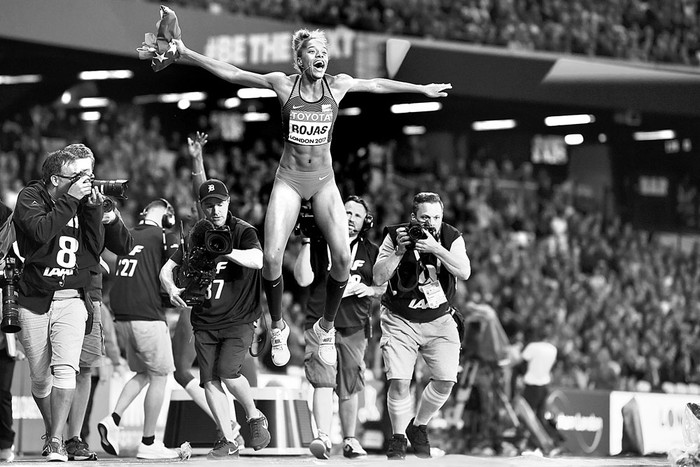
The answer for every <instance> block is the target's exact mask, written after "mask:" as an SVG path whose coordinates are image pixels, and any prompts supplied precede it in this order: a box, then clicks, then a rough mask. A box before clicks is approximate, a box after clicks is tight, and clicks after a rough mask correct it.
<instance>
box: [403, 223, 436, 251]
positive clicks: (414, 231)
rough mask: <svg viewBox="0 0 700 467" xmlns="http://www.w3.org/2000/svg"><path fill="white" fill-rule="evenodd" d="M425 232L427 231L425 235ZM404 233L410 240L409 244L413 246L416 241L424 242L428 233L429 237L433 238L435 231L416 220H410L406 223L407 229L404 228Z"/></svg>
mask: <svg viewBox="0 0 700 467" xmlns="http://www.w3.org/2000/svg"><path fill="white" fill-rule="evenodd" d="M426 230H427V231H428V232H427V233H426ZM406 233H407V234H408V237H409V238H410V239H411V243H412V244H413V245H415V244H416V242H417V241H418V240H424V239H426V238H428V233H430V235H432V236H435V229H434V228H433V227H431V226H426V225H424V224H421V223H420V222H418V221H417V220H411V222H409V223H408V227H406Z"/></svg>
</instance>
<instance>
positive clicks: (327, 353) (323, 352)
mask: <svg viewBox="0 0 700 467" xmlns="http://www.w3.org/2000/svg"><path fill="white" fill-rule="evenodd" d="M314 332H315V333H316V337H318V358H319V359H321V361H322V362H323V363H325V364H326V365H328V366H335V364H336V363H337V362H338V351H337V350H336V348H335V328H334V327H333V328H331V330H330V331H326V330H324V329H323V328H322V327H321V319H320V318H319V320H318V321H316V322H315V323H314Z"/></svg>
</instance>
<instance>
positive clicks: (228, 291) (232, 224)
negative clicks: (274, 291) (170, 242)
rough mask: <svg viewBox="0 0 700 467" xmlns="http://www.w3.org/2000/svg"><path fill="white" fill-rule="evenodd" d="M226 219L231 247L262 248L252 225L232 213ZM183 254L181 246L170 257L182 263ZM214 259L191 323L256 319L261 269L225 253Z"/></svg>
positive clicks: (209, 326) (209, 325) (206, 326)
mask: <svg viewBox="0 0 700 467" xmlns="http://www.w3.org/2000/svg"><path fill="white" fill-rule="evenodd" d="M226 223H227V225H228V226H229V228H230V229H231V236H232V240H233V249H234V250H250V249H253V248H255V249H258V250H262V247H261V246H260V240H259V239H258V233H257V231H256V229H255V227H253V226H252V225H250V224H248V223H247V222H245V221H242V220H241V219H238V218H236V217H234V216H232V215H231V214H229V216H228V219H227V220H226ZM182 257H183V251H182V247H180V248H179V249H178V250H177V252H176V253H175V254H174V255H173V256H172V258H171V259H172V260H173V261H175V262H176V263H177V264H182ZM214 263H215V264H216V276H215V277H214V281H213V282H212V284H211V285H210V286H209V288H208V289H207V291H206V295H205V302H204V304H203V305H201V306H200V305H197V306H193V307H192V314H191V317H190V320H191V321H192V327H193V328H194V329H195V330H219V329H226V328H229V327H231V326H235V325H239V324H246V323H252V322H253V321H255V320H256V319H258V318H259V317H260V315H261V314H262V305H261V298H262V273H261V271H260V270H259V269H251V268H247V267H244V266H241V265H239V264H236V263H234V262H233V261H230V260H228V259H227V258H226V257H225V256H218V257H217V258H216V259H215V260H214Z"/></svg>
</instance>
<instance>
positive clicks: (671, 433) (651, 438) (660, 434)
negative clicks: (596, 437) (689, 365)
mask: <svg viewBox="0 0 700 467" xmlns="http://www.w3.org/2000/svg"><path fill="white" fill-rule="evenodd" d="M688 402H695V403H696V404H700V395H691V394H665V393H644V392H624V391H613V392H612V393H610V454H612V455H615V454H619V453H620V452H622V447H623V432H624V431H626V432H627V433H628V436H629V434H630V433H632V434H633V439H631V440H630V441H631V442H632V444H633V447H635V448H637V449H639V451H640V452H639V454H643V455H647V454H660V453H667V452H668V451H669V450H671V449H673V448H679V449H683V448H684V445H683V411H684V410H685V406H686V404H687V403H688ZM625 407H627V410H628V411H630V410H632V411H634V413H630V414H628V416H627V417H624V420H623V408H625ZM632 420H634V421H635V424H636V425H637V426H636V428H635V427H632V426H625V424H626V423H627V424H629V423H630V421H632Z"/></svg>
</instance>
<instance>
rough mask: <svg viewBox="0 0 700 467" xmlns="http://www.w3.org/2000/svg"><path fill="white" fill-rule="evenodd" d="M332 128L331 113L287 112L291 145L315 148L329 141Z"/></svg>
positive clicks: (288, 137) (329, 111)
mask: <svg viewBox="0 0 700 467" xmlns="http://www.w3.org/2000/svg"><path fill="white" fill-rule="evenodd" d="M331 126H333V111H332V110H330V109H329V110H328V111H327V112H306V111H301V110H292V111H290V112H289V135H288V136H287V139H288V140H289V141H291V142H292V143H296V144H303V145H307V146H317V145H320V144H326V143H328V142H329V141H330V132H331Z"/></svg>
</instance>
